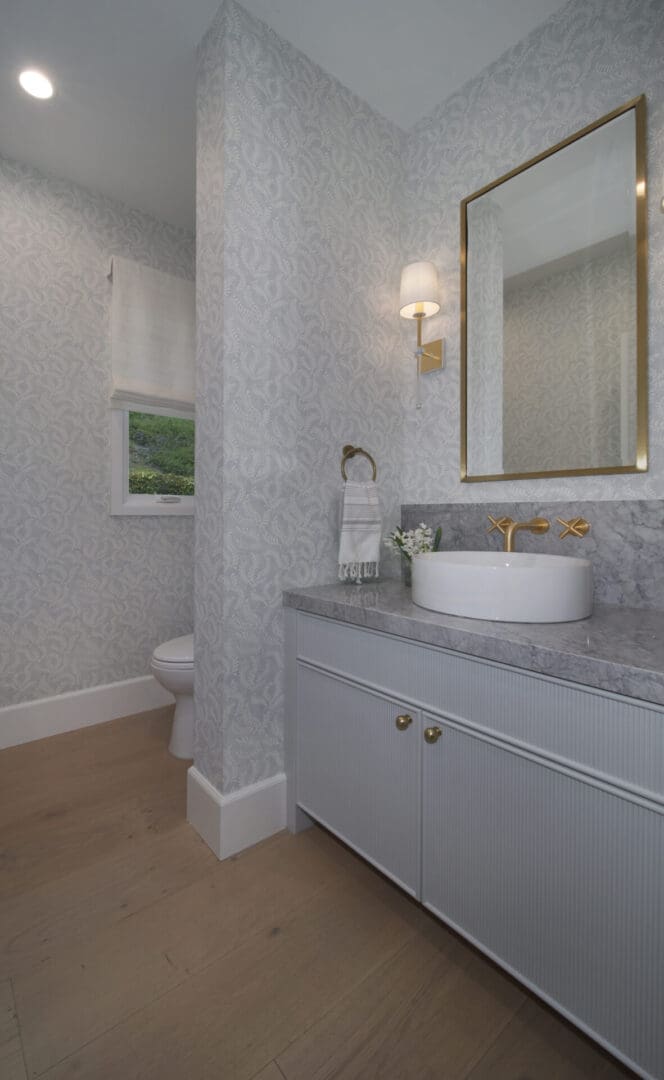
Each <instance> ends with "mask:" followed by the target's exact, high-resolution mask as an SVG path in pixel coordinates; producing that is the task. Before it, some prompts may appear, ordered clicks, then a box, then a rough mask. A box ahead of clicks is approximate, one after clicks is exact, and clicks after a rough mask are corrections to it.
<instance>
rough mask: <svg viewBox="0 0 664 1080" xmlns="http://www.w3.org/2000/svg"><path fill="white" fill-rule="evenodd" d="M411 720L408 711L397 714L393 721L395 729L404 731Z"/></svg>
mask: <svg viewBox="0 0 664 1080" xmlns="http://www.w3.org/2000/svg"><path fill="white" fill-rule="evenodd" d="M412 722H413V718H412V716H409V715H408V713H404V714H403V716H397V718H396V720H395V721H394V723H395V724H396V726H397V731H405V730H406V728H409V727H410V725H411V724H412Z"/></svg>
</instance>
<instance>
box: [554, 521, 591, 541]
mask: <svg viewBox="0 0 664 1080" xmlns="http://www.w3.org/2000/svg"><path fill="white" fill-rule="evenodd" d="M556 521H557V522H558V524H559V525H564V526H565V527H564V529H563V531H562V532H561V534H560V539H561V540H564V539H565V537H566V536H586V534H587V533H588V531H589V529H590V522H589V521H586V519H585V518H582V517H575V518H572V519H571V520H570V521H565V519H564V518H556Z"/></svg>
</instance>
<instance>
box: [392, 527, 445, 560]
mask: <svg viewBox="0 0 664 1080" xmlns="http://www.w3.org/2000/svg"><path fill="white" fill-rule="evenodd" d="M442 531H443V530H442V529H441V527H440V525H439V526H438V528H437V529H436V532H435V534H434V532H433V530H432V529H431V528H430V526H429V525H425V523H424V522H423V521H422V522H420V524H419V525H418V526H417V528H416V529H408V530H407V531H405V532H404V530H403V529H400V528H398V527H397V528H396V529H394V531H393V532H391V533H390V534H389V536H386V537H385V540H384V544H385V546H386V547H389V548H391V549H392V551H397V552H398V553H399V555H403V557H404V559H407V560H408V562H412V561H413V557H414V556H415V555H422V554H423V553H424V552H425V551H438V548H439V546H440V538H441V535H442Z"/></svg>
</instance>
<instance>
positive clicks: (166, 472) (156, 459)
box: [129, 412, 194, 495]
mask: <svg viewBox="0 0 664 1080" xmlns="http://www.w3.org/2000/svg"><path fill="white" fill-rule="evenodd" d="M129 492H130V494H132V495H193V494H194V421H193V420H182V419H180V418H179V417H176V416H158V415H156V414H155V413H139V412H130V413H129Z"/></svg>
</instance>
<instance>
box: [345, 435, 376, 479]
mask: <svg viewBox="0 0 664 1080" xmlns="http://www.w3.org/2000/svg"><path fill="white" fill-rule="evenodd" d="M356 454H362V456H363V457H365V458H366V459H367V461H370V462H371V468H372V469H373V476H372V477H371V479H372V480H375V479H376V471H377V470H376V462H375V461H374V459H373V458H372V456H371V454H369V453H367V451H366V450H363V449H362V447H361V446H351V445H350V443H349V444H348V445H347V446H344V448H343V450H342V457H341V475H342V476H343V478H344V480H347V479H348V477H347V476H346V462H347V461H350V459H351V458H352V457H355V455H356Z"/></svg>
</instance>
